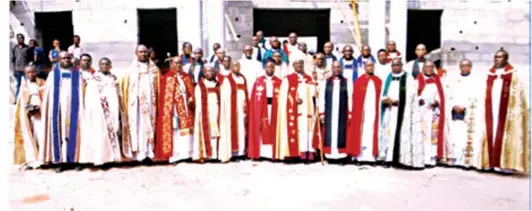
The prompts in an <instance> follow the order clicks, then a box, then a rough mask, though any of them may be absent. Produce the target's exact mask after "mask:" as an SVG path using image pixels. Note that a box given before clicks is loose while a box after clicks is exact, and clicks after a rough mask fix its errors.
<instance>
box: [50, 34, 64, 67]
mask: <svg viewBox="0 0 532 211" xmlns="http://www.w3.org/2000/svg"><path fill="white" fill-rule="evenodd" d="M52 46H53V49H52V50H50V52H49V53H48V59H49V60H50V63H52V69H53V68H54V65H55V64H56V63H57V62H58V61H59V52H61V41H59V40H58V39H54V41H53V42H52Z"/></svg>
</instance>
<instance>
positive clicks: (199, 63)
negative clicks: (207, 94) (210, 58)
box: [183, 48, 205, 85]
mask: <svg viewBox="0 0 532 211" xmlns="http://www.w3.org/2000/svg"><path fill="white" fill-rule="evenodd" d="M193 54H194V58H193V59H192V62H190V63H188V64H186V65H184V66H183V69H184V70H185V72H188V75H190V77H192V80H194V85H196V84H197V83H198V81H199V79H200V78H201V77H203V66H205V63H204V61H203V49H201V48H196V49H194V52H193Z"/></svg>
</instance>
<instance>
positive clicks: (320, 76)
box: [312, 53, 334, 88]
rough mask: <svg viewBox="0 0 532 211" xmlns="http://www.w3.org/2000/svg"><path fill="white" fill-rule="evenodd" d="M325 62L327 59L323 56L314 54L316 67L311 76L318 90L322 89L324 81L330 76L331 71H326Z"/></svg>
mask: <svg viewBox="0 0 532 211" xmlns="http://www.w3.org/2000/svg"><path fill="white" fill-rule="evenodd" d="M326 60H327V58H326V56H325V54H322V53H318V54H316V66H315V68H314V70H313V72H312V75H313V77H314V80H316V82H317V83H318V88H319V87H322V86H323V84H324V83H325V81H326V80H327V79H328V78H329V77H331V76H332V71H331V69H328V66H327V62H326ZM333 62H334V61H333ZM331 67H332V65H331Z"/></svg>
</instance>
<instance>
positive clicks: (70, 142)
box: [39, 51, 86, 172]
mask: <svg viewBox="0 0 532 211" xmlns="http://www.w3.org/2000/svg"><path fill="white" fill-rule="evenodd" d="M59 60H60V61H59V64H58V65H56V66H55V69H54V70H53V74H49V75H48V80H47V82H46V88H45V91H44V97H43V103H42V110H41V115H42V122H41V123H42V126H41V128H43V129H44V132H43V133H42V134H41V135H42V136H39V148H40V149H39V161H40V162H42V163H43V164H50V163H53V164H65V163H66V164H70V166H60V167H58V168H57V169H56V171H59V172H60V171H62V170H64V169H65V168H68V167H72V166H71V165H72V164H75V163H77V162H78V160H79V145H80V141H81V140H83V139H82V138H81V135H82V134H81V130H80V125H81V124H86V122H83V121H82V117H83V116H82V114H83V108H84V106H83V105H84V104H85V103H84V98H83V87H84V86H85V85H84V82H83V79H82V77H81V74H80V71H79V70H78V69H76V68H75V67H74V66H73V64H72V55H70V54H69V53H68V52H66V51H63V52H61V53H59ZM82 122H83V123H82Z"/></svg>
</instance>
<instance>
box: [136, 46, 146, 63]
mask: <svg viewBox="0 0 532 211" xmlns="http://www.w3.org/2000/svg"><path fill="white" fill-rule="evenodd" d="M135 54H136V55H137V61H139V62H147V61H148V48H147V47H146V46H145V45H142V44H140V45H138V46H137V48H136V49H135Z"/></svg>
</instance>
